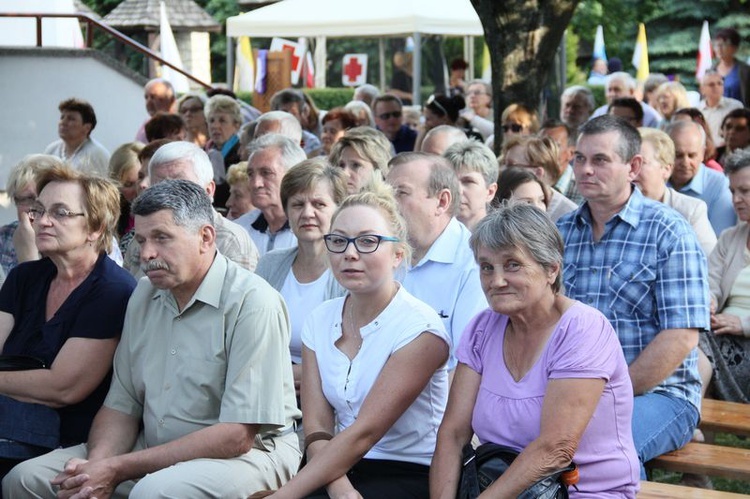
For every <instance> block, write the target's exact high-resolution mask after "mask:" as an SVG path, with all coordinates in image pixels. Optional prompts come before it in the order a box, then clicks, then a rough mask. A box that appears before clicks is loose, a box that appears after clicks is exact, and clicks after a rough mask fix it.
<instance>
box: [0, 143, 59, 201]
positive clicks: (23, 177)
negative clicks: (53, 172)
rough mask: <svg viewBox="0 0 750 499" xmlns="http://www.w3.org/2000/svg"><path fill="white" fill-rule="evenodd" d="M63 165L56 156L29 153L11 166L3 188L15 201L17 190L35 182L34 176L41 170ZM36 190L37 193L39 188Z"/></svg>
mask: <svg viewBox="0 0 750 499" xmlns="http://www.w3.org/2000/svg"><path fill="white" fill-rule="evenodd" d="M64 166H65V163H63V162H62V160H61V159H60V158H58V157H57V156H50V155H49V154H29V155H28V156H25V157H24V158H23V159H22V160H21V161H19V162H18V164H17V165H16V166H15V167H13V170H11V172H10V175H8V182H7V184H6V186H5V190H6V191H8V196H10V198H11V199H13V202H15V197H16V194H17V193H18V191H22V190H23V189H24V188H25V187H26V186H28V185H29V184H30V183H32V182H35V181H36V177H37V176H38V175H39V174H40V173H41V172H43V171H44V170H47V169H49V168H63V167H64ZM36 192H37V193H39V188H37V190H36Z"/></svg>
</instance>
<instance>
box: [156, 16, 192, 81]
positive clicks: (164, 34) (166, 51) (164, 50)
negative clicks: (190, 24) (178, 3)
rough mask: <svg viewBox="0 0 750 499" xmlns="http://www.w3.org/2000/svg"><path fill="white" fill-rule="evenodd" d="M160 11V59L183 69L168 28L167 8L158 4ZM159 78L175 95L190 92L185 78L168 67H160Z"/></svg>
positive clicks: (175, 43)
mask: <svg viewBox="0 0 750 499" xmlns="http://www.w3.org/2000/svg"><path fill="white" fill-rule="evenodd" d="M160 9H161V18H160V25H159V39H160V41H159V49H160V51H161V58H162V59H164V60H165V61H167V62H169V63H171V64H174V65H175V66H177V67H178V68H180V69H183V66H182V58H181V57H180V52H179V51H178V50H177V42H175V40H174V35H173V34H172V28H171V26H169V20H168V19H167V7H166V6H165V5H164V2H160ZM161 77H162V78H164V79H165V80H167V81H168V82H169V83H171V84H172V86H173V87H174V90H175V92H177V93H181V94H184V93H186V92H188V91H189V90H190V85H189V84H188V79H187V77H186V76H185V75H183V74H182V73H178V72H177V71H175V70H174V69H172V68H170V67H169V66H166V65H162V67H161Z"/></svg>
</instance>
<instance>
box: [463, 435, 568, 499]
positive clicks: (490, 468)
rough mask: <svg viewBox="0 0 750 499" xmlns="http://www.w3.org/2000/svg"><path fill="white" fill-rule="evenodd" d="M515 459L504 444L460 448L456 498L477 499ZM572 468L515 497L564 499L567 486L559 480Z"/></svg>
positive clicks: (551, 476)
mask: <svg viewBox="0 0 750 499" xmlns="http://www.w3.org/2000/svg"><path fill="white" fill-rule="evenodd" d="M516 457H518V452H516V451H515V450H513V449H511V448H509V447H505V446H503V445H497V444H493V443H486V444H482V445H480V446H479V447H477V449H476V451H475V450H474V448H473V447H472V446H471V444H466V446H464V449H463V460H462V463H463V467H462V468H461V482H460V485H459V487H458V494H457V496H456V499H476V498H477V497H479V494H481V493H482V492H484V490H485V489H486V488H487V487H489V486H490V485H492V483H493V482H494V481H495V480H497V478H498V477H499V476H500V475H502V474H503V473H505V470H507V469H508V467H509V466H510V465H511V463H513V461H514V460H515V459H516ZM575 469H576V465H575V464H574V463H570V464H569V465H568V466H566V467H565V468H563V469H560V470H558V471H556V472H554V473H552V474H551V475H549V476H547V477H545V478H543V479H541V480H539V481H538V482H536V483H535V484H533V485H531V486H529V488H527V489H526V490H524V491H523V492H522V493H521V495H519V496H518V497H519V499H567V498H568V486H567V485H565V484H564V483H563V482H562V480H561V477H562V475H563V474H564V473H566V472H570V471H574V470H575Z"/></svg>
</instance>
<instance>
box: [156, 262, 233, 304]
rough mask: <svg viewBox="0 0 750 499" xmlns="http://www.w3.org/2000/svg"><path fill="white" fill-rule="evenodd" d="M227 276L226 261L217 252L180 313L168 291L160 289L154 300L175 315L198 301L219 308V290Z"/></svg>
mask: <svg viewBox="0 0 750 499" xmlns="http://www.w3.org/2000/svg"><path fill="white" fill-rule="evenodd" d="M226 274H227V259H226V257H224V256H223V255H221V253H219V252H218V251H217V252H216V253H215V254H214V261H213V262H212V263H211V266H210V267H209V268H208V272H207V273H206V276H205V277H204V278H203V281H201V284H200V286H198V289H197V290H196V291H195V293H194V294H193V297H192V298H191V299H190V301H189V302H188V304H187V305H186V306H185V308H184V309H182V311H178V310H179V309H178V307H177V302H176V301H175V299H174V296H173V295H172V292H171V291H170V290H169V289H160V290H158V291H157V292H156V293H155V294H154V298H159V299H160V300H162V303H163V304H164V305H168V306H169V307H170V308H174V311H175V313H176V315H182V314H184V313H185V312H186V311H187V310H190V307H192V306H193V303H195V302H196V301H200V302H202V303H205V304H206V305H210V306H212V307H214V308H219V304H220V301H221V290H222V288H223V287H224V281H225V280H226V279H225V277H226Z"/></svg>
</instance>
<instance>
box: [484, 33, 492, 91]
mask: <svg viewBox="0 0 750 499" xmlns="http://www.w3.org/2000/svg"><path fill="white" fill-rule="evenodd" d="M482 79H483V80H484V81H486V82H487V83H489V82H491V81H492V62H491V60H490V49H489V47H487V42H486V41H485V42H484V51H483V52H482Z"/></svg>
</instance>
